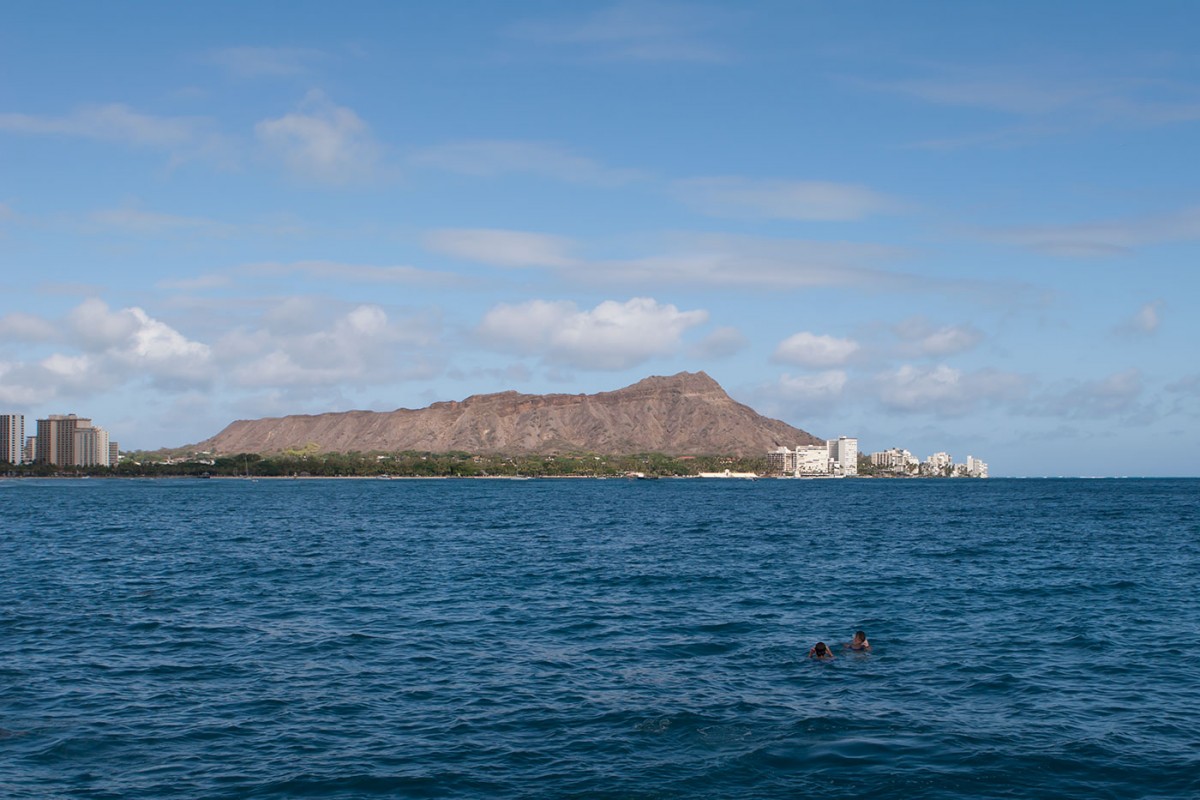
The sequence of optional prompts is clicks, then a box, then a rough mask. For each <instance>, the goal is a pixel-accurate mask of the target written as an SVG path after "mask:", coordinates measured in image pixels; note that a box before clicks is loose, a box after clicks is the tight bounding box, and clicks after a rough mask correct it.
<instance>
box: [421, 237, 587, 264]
mask: <svg viewBox="0 0 1200 800" xmlns="http://www.w3.org/2000/svg"><path fill="white" fill-rule="evenodd" d="M424 243H425V246H426V247H427V248H429V249H430V250H432V251H434V252H438V253H444V254H446V255H451V256H455V257H456V258H464V259H467V260H469V261H474V262H477V263H481V264H491V265H494V266H501V267H571V266H576V265H578V264H580V263H581V262H580V261H579V259H577V258H575V257H574V256H572V255H571V251H572V249H573V248H574V243H573V242H572V241H571V240H570V239H567V238H565V237H562V236H552V235H550V234H547V233H531V232H529V231H512V230H497V229H490V228H447V229H444V230H437V231H430V232H429V233H427V234H426V235H425V237H424Z"/></svg>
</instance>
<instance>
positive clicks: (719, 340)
mask: <svg viewBox="0 0 1200 800" xmlns="http://www.w3.org/2000/svg"><path fill="white" fill-rule="evenodd" d="M749 346H750V339H749V338H748V337H747V336H746V334H744V333H742V332H741V331H739V330H738V329H737V328H734V327H730V326H724V327H720V328H717V329H716V330H714V331H713V332H712V333H710V334H708V335H707V336H705V337H704V338H703V339H701V340H700V341H699V342H697V343H696V344H695V345H693V346H692V355H694V356H696V357H697V358H704V359H710V358H729V357H730V356H735V355H737V354H738V353H740V352H742V351H743V350H745V349H746V348H747V347H749Z"/></svg>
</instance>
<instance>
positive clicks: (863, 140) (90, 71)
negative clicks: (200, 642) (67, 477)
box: [0, 0, 1200, 475]
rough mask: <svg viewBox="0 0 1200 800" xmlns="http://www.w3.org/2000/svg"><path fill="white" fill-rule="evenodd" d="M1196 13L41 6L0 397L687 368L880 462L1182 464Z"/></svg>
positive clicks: (385, 399) (1077, 468)
mask: <svg viewBox="0 0 1200 800" xmlns="http://www.w3.org/2000/svg"><path fill="white" fill-rule="evenodd" d="M1198 29H1200V6H1198V5H1196V4H1194V3H1191V2H1146V3H1139V4H1136V5H1135V4H1129V3H1115V2H1088V3H1084V2H1070V3H1067V2H1005V3H992V4H983V3H962V2H943V3H937V2H926V3H911V4H907V3H894V2H854V3H846V2H837V3H835V2H801V1H800V0H789V1H788V2H746V3H736V4H735V3H677V2H663V3H658V2H654V3H650V2H645V3H643V2H626V3H620V2H618V3H609V2H571V3H563V2H505V3H498V2H466V1H465V0H464V1H463V2H448V3H415V2H378V3H375V2H356V3H351V4H346V5H344V6H342V7H337V8H335V7H334V6H331V5H330V4H328V3H305V2H287V3H282V2H280V3H265V2H264V3H255V4H245V3H220V2H215V3H204V4H190V5H187V4H174V3H150V2H147V3H128V2H114V3H103V4H100V3H52V4H41V5H38V6H36V7H35V6H32V5H29V4H26V6H25V7H23V8H20V9H13V10H11V11H10V13H9V14H8V15H7V16H6V21H5V24H4V26H3V27H0V411H5V412H18V413H24V414H26V415H28V416H29V417H31V418H32V417H38V416H44V415H46V414H50V413H77V414H80V415H83V416H91V417H92V418H93V419H94V420H95V421H96V423H97V424H99V425H101V426H103V427H105V428H107V429H108V430H109V431H110V432H111V433H112V435H113V437H114V438H116V439H117V440H119V441H120V442H121V445H122V447H123V448H135V447H136V448H157V447H164V446H178V445H182V444H186V443H188V442H193V441H198V440H200V439H202V438H205V437H207V436H209V435H212V434H214V433H216V432H217V431H218V430H220V429H221V428H223V427H224V426H225V425H226V424H228V423H229V422H230V421H232V420H234V419H242V418H257V417H262V416H276V415H282V414H290V413H318V412H324V411H332V410H347V409H353V408H370V409H376V410H391V409H394V408H398V407H408V408H415V407H421V406H424V405H427V404H428V403H430V402H433V401H437V400H447V399H461V398H463V397H465V396H467V395H470V394H476V393H484V392H494V391H503V390H507V389H516V390H519V391H522V392H534V393H542V392H569V393H576V392H588V393H590V392H596V391H605V390H611V389H616V388H619V387H621V386H625V385H628V384H630V383H633V382H634V381H637V380H639V379H641V378H643V377H645V376H647V375H656V374H657V375H666V374H673V373H675V372H679V371H682V370H688V371H696V370H704V371H706V372H708V373H709V374H710V375H712V376H713V378H715V379H716V380H717V381H719V382H720V383H721V384H722V385H723V386H724V387H725V388H726V390H727V391H729V392H730V394H731V395H733V396H734V397H735V398H736V399H738V400H740V401H742V402H745V403H747V404H749V405H751V406H752V407H754V408H755V409H756V410H758V411H760V412H762V413H765V414H768V415H770V416H774V417H777V418H780V419H783V420H785V421H787V422H789V423H791V424H793V425H796V426H798V427H801V428H803V429H805V430H808V431H810V432H812V433H815V434H817V435H819V436H824V437H836V436H838V435H851V436H855V435H856V436H858V437H859V440H860V446H861V447H862V448H863V449H864V450H866V451H873V450H880V449H884V448H887V447H893V446H899V447H906V448H908V449H910V450H912V451H913V452H914V454H916V455H917V456H919V457H921V458H924V457H925V456H928V455H929V454H930V453H932V452H934V451H939V450H944V451H948V452H950V453H951V454H952V455H953V456H954V457H955V459H956V460H958V461H963V460H965V458H966V456H967V455H968V454H971V455H974V456H976V457H978V458H982V459H984V460H986V461H988V462H989V463H990V464H991V467H992V474H993V475H1197V474H1200V470H1198V469H1197V463H1200V462H1198V461H1197V458H1196V456H1195V455H1194V454H1195V453H1196V452H1200V433H1198V431H1200V359H1197V357H1196V355H1195V343H1196V342H1200V322H1198V321H1197V317H1198V315H1197V313H1196V312H1197V305H1198V304H1200V287H1198V286H1197V282H1198V281H1197V277H1196V275H1197V269H1196V268H1197V263H1196V262H1197V255H1198V254H1200V180H1198V178H1200V157H1198V152H1197V151H1198V146H1197V145H1198V143H1200V55H1198V54H1197V51H1196V48H1195V43H1194V36H1195V31H1196V30H1198Z"/></svg>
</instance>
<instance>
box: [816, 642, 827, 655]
mask: <svg viewBox="0 0 1200 800" xmlns="http://www.w3.org/2000/svg"><path fill="white" fill-rule="evenodd" d="M813 652H815V653H816V654H817V655H819V656H823V655H825V654H826V653H828V652H829V648H828V647H826V646H825V643H824V642H817V646H816V647H814V648H813Z"/></svg>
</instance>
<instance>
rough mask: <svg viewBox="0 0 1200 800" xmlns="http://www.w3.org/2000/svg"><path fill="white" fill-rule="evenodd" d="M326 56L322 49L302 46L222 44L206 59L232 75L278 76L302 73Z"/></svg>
mask: <svg viewBox="0 0 1200 800" xmlns="http://www.w3.org/2000/svg"><path fill="white" fill-rule="evenodd" d="M323 58H325V53H324V52H323V51H321V50H316V49H312V48H305V47H249V46H246V47H225V48H221V49H219V50H214V51H212V52H211V53H210V54H209V56H208V60H209V61H210V62H211V63H213V64H216V65H217V66H219V67H221V68H222V69H224V70H225V71H227V72H228V73H230V74H231V75H236V76H238V77H243V78H258V77H268V78H281V77H290V76H295V75H305V74H307V73H309V72H310V71H311V69H312V65H313V63H314V62H317V61H320V60H322V59H323Z"/></svg>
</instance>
